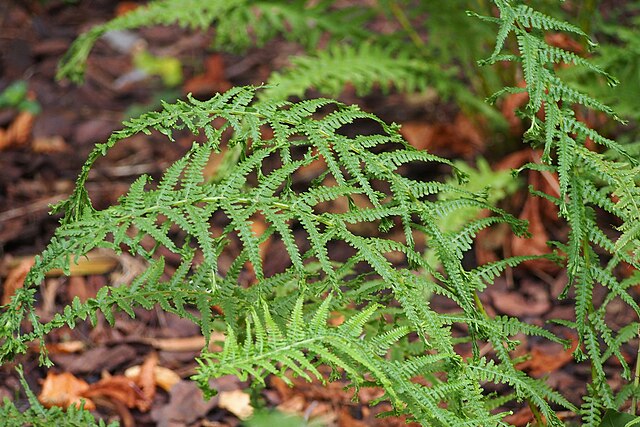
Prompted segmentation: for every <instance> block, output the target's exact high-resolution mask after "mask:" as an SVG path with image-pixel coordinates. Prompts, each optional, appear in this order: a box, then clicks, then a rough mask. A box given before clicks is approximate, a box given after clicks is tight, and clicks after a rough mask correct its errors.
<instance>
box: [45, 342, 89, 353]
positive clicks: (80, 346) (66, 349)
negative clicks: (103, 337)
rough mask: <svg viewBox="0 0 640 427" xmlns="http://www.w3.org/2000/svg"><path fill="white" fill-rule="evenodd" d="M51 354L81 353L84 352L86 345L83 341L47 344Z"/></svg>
mask: <svg viewBox="0 0 640 427" xmlns="http://www.w3.org/2000/svg"><path fill="white" fill-rule="evenodd" d="M46 346H47V352H49V353H80V352H82V351H84V349H85V348H86V345H85V343H84V342H82V341H64V342H58V343H51V344H47V345H46Z"/></svg>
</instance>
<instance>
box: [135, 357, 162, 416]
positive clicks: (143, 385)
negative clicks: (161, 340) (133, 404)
mask: <svg viewBox="0 0 640 427" xmlns="http://www.w3.org/2000/svg"><path fill="white" fill-rule="evenodd" d="M157 367H158V355H157V354H156V353H155V352H153V353H151V354H149V356H148V357H147V358H146V359H145V361H144V363H143V364H142V366H141V368H140V373H139V374H138V377H137V378H136V379H135V381H136V384H138V386H139V387H140V389H141V390H142V394H143V395H144V398H145V399H144V401H141V402H140V403H139V404H138V408H139V409H140V410H141V411H142V412H146V411H148V410H149V408H150V407H151V402H153V398H154V397H155V395H156V375H155V370H156V368H157ZM147 404H148V405H147Z"/></svg>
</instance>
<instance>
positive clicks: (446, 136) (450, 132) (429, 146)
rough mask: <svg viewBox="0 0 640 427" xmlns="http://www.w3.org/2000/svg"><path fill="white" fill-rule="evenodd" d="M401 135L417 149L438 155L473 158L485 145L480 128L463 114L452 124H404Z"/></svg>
mask: <svg viewBox="0 0 640 427" xmlns="http://www.w3.org/2000/svg"><path fill="white" fill-rule="evenodd" d="M401 133H402V136H403V137H404V138H405V139H406V140H407V141H408V142H409V143H410V144H411V145H413V146H414V147H416V148H417V149H419V150H427V151H429V152H432V153H436V154H452V155H457V156H461V157H473V156H474V155H475V154H477V153H478V152H479V151H480V150H481V149H482V147H484V145H485V142H484V137H483V135H482V132H481V131H480V129H479V128H478V126H476V124H474V123H473V122H472V121H471V120H470V119H469V118H467V117H466V116H465V115H463V114H458V115H457V116H456V118H455V119H454V121H453V122H452V123H426V122H422V121H412V122H407V123H403V124H402V129H401Z"/></svg>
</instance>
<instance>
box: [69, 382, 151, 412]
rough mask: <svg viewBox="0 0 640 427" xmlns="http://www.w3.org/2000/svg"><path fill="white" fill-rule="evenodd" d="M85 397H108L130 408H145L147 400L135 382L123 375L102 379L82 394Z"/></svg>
mask: <svg viewBox="0 0 640 427" xmlns="http://www.w3.org/2000/svg"><path fill="white" fill-rule="evenodd" d="M82 395H83V396H85V397H98V396H100V397H106V398H108V399H111V400H116V401H119V402H122V403H123V404H124V405H125V406H127V407H128V408H133V407H138V408H139V407H140V406H143V407H144V406H145V405H146V404H147V403H146V398H145V396H144V394H143V393H142V390H141V389H140V387H138V385H137V384H136V383H135V381H133V380H130V379H129V378H127V377H125V376H122V375H114V376H112V377H107V378H104V379H101V380H100V381H98V382H97V383H94V384H91V386H90V387H89V389H88V390H86V391H84V392H83V393H82Z"/></svg>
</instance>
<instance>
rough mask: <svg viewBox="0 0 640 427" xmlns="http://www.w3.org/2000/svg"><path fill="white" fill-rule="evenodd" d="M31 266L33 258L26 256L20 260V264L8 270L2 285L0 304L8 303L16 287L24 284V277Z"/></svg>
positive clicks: (18, 287)
mask: <svg viewBox="0 0 640 427" xmlns="http://www.w3.org/2000/svg"><path fill="white" fill-rule="evenodd" d="M31 266H33V258H28V259H25V260H22V261H21V262H20V264H18V265H17V266H15V267H14V268H12V269H11V270H10V271H9V274H8V275H7V278H6V279H5V281H4V283H3V285H2V301H1V303H2V305H7V304H9V303H10V302H11V297H12V296H14V295H15V293H16V291H17V290H18V289H20V288H22V286H24V279H25V278H26V277H27V273H29V270H30V269H31Z"/></svg>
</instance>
